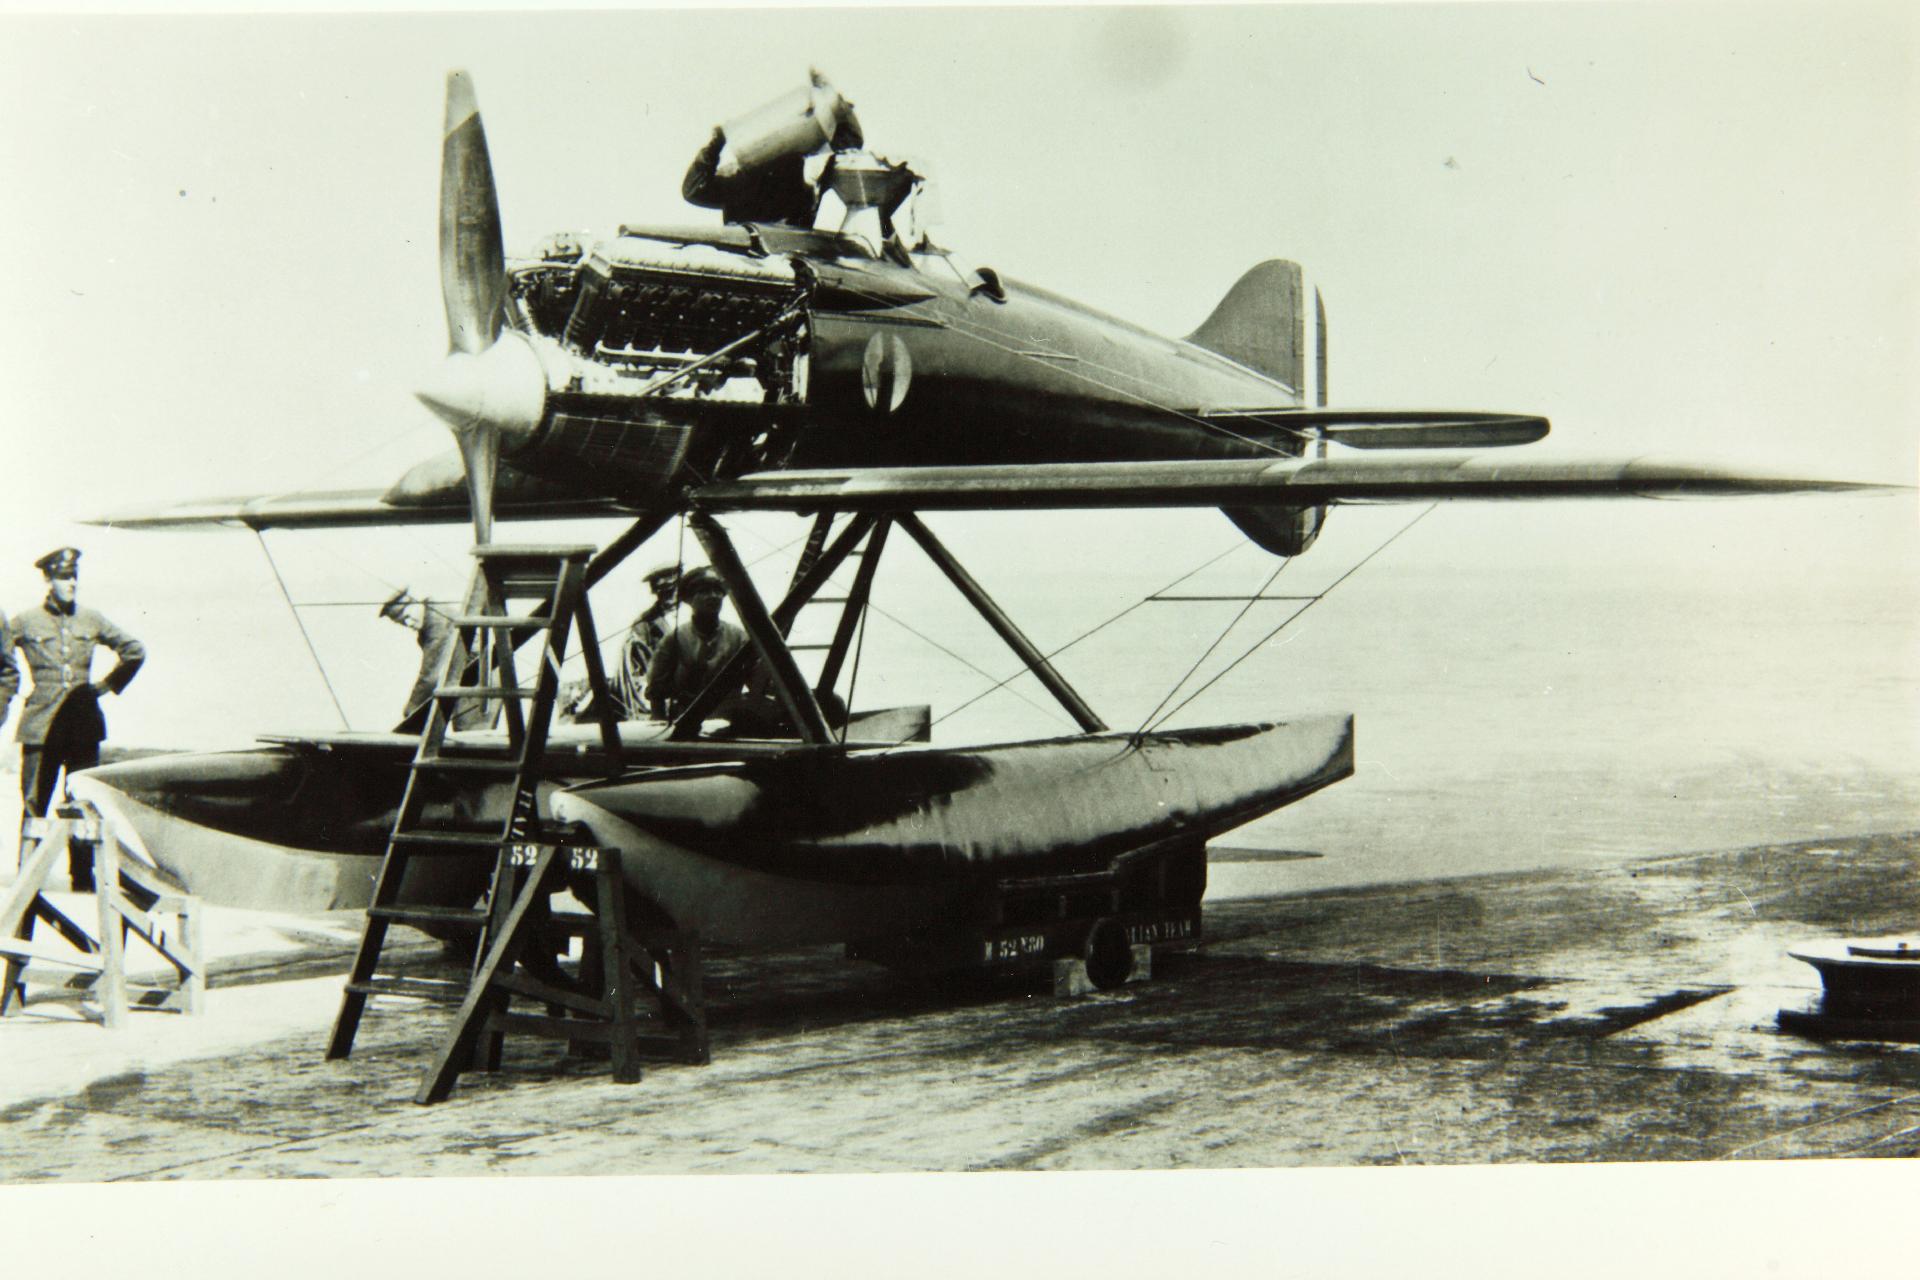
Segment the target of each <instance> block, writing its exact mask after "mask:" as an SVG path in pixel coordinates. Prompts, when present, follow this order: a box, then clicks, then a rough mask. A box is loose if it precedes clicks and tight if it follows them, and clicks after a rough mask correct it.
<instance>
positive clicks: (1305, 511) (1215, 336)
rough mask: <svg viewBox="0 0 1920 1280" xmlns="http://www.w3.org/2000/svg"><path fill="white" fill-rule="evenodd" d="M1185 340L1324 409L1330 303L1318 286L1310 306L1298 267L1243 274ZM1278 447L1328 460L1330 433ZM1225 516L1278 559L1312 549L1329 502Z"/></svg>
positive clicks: (1270, 264)
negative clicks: (1244, 367)
mask: <svg viewBox="0 0 1920 1280" xmlns="http://www.w3.org/2000/svg"><path fill="white" fill-rule="evenodd" d="M1187 341H1188V342H1191V343H1193V344H1194V345H1195V346H1197V347H1204V348H1206V349H1207V350H1208V351H1212V352H1214V353H1215V354H1217V355H1223V356H1225V357H1226V358H1227V359H1229V360H1232V361H1233V362H1235V363H1236V364H1242V365H1245V366H1246V367H1247V368H1249V369H1252V370H1254V371H1255V372H1256V373H1263V374H1265V375H1266V376H1267V377H1269V378H1273V379H1275V380H1277V381H1279V382H1283V383H1285V384H1286V385H1287V387H1288V388H1289V389H1291V390H1292V391H1293V392H1295V393H1296V394H1297V395H1298V396H1299V397H1300V404H1301V406H1302V407H1305V406H1307V405H1314V406H1316V407H1321V408H1324V407H1325V406H1326V403H1327V307H1326V302H1325V300H1324V299H1323V298H1322V297H1321V296H1320V290H1319V289H1317V288H1316V289H1314V290H1313V291H1312V303H1311V305H1309V303H1308V287H1307V281H1306V274H1305V272H1304V271H1303V270H1302V269H1301V267H1300V264H1299V263H1297V262H1289V261H1287V260H1286V259H1284V258H1274V259H1271V260H1269V261H1266V262H1263V263H1261V264H1260V265H1259V266H1257V267H1254V268H1253V269H1252V270H1251V271H1249V272H1247V273H1246V274H1245V275H1243V276H1241V277H1240V279H1239V280H1237V281H1235V282H1234V286H1233V288H1231V289H1229V290H1227V296H1226V297H1224V298H1222V299H1221V300H1220V305H1219V306H1217V307H1215V308H1214V309H1213V314H1212V315H1210V316H1208V317H1207V318H1206V321H1205V322H1204V323H1203V324H1201V326H1200V327H1199V328H1198V329H1195V330H1194V331H1193V332H1192V333H1191V334H1189V335H1188V336H1187ZM1249 425H1251V424H1249ZM1275 443H1276V444H1277V445H1278V446H1279V447H1281V448H1284V449H1286V451H1287V452H1289V453H1300V454H1305V455H1307V456H1310V457H1320V458H1323V457H1325V456H1326V451H1327V445H1326V437H1325V436H1324V435H1321V436H1320V437H1319V438H1318V439H1316V440H1313V441H1312V442H1311V443H1309V441H1307V440H1306V439H1305V438H1304V437H1300V436H1294V437H1293V438H1292V439H1290V440H1286V441H1280V440H1276V441H1275ZM1221 511H1222V512H1224V513H1225V514H1226V517H1227V518H1228V519H1229V520H1231V521H1233V522H1234V524H1236V525H1238V526H1239V527H1240V531H1241V532H1242V533H1244V534H1246V535H1247V537H1249V538H1251V539H1252V540H1253V542H1254V544H1255V545H1256V546H1259V547H1260V548H1262V549H1263V550H1266V551H1270V552H1272V553H1273V554H1274V555H1280V556H1297V555H1299V554H1300V553H1301V552H1303V551H1305V550H1306V549H1307V548H1308V547H1310V546H1312V545H1313V542H1314V539H1316V538H1318V537H1319V536H1320V529H1321V527H1322V526H1323V525H1324V524H1325V523H1326V520H1327V508H1326V504H1324V503H1315V504H1313V505H1311V506H1297V507H1296V506H1271V507H1222V508H1221Z"/></svg>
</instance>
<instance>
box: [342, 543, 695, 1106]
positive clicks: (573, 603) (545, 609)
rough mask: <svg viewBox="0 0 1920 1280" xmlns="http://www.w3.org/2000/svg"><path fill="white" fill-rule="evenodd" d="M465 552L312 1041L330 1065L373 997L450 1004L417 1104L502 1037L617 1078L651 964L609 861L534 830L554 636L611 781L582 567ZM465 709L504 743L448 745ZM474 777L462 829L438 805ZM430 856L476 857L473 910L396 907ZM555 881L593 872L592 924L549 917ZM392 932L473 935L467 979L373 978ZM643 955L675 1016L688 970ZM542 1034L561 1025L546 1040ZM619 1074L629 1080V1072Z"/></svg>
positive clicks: (555, 691) (686, 964) (681, 959)
mask: <svg viewBox="0 0 1920 1280" xmlns="http://www.w3.org/2000/svg"><path fill="white" fill-rule="evenodd" d="M473 554H474V556H475V558H476V562H477V563H476V566H475V572H474V578H473V584H472V587H471V588H470V590H469V591H468V595H467V602H466V606H465V609H464V611H463V612H462V613H460V614H459V615H457V616H455V617H454V618H453V619H452V625H453V627H454V629H455V635H454V639H453V641H452V643H450V644H449V645H448V646H447V648H448V652H447V661H446V667H445V669H444V671H443V672H442V674H441V676H440V678H439V684H438V687H436V688H435V690H434V693H433V703H432V706H431V708H430V709H429V713H428V716H427V722H426V726H425V728H424V729H423V731H422V733H421V735H420V745H419V748H418V749H417V751H416V752H415V754H414V759H413V764H412V771H411V774H410V776H409V778H408V780H407V787H406V791H405V793H404V795H403V797H402V799H401V802H400V808H399V811H398V813H397V814H396V815H395V819H394V825H393V831H392V834H391V836H390V838H389V840H388V844H387V854H386V858H385V860H384V861H383V862H382V864H381V867H380V873H379V876H378V878H377V879H376V881H375V883H374V891H373V900H372V902H371V904H370V905H369V906H368V908H367V923H366V930H365V932H364V933H363V934H362V935H361V939H360V948H359V951H358V953H357V955H356V956H355V958H354V963H353V969H352V971H351V972H350V973H349V975H348V978H347V984H346V990H345V992H344V993H343V995H342V997H341V1002H340V1013H339V1016H338V1018H337V1019H336V1020H335V1022H334V1028H333V1035H332V1038H331V1039H330V1041H329V1042H328V1045H327V1057H328V1058H344V1057H346V1056H347V1055H348V1054H349V1053H351V1052H352V1050H353V1041H354V1037H355V1034H356V1033H357V1031H358V1029H359V1025H360V1018H361V1015H362V1014H363V1013H364V1012H365V1011H366V1007H367V1001H368V1000H369V999H370V998H372V997H374V996H400V997H407V998H411V999H416V1000H429V1001H439V1002H447V1003H458V1004H459V1005H460V1012H459V1014H458V1016H457V1017H456V1018H455V1020H454V1023H453V1026H452V1027H451V1029H450V1030H449V1032H448V1034H447V1036H446V1038H445V1040H444V1042H443V1045H442V1048H441V1051H440V1053H439V1054H438V1055H437V1056H436V1060H435V1064H434V1066H433V1068H432V1070H431V1071H430V1072H429V1073H428V1076H427V1078H426V1080H425V1081H423V1082H422V1084H421V1087H420V1092H419V1094H418V1095H417V1097H416V1101H419V1102H434V1101H438V1100H440V1099H441V1098H444V1097H445V1096H446V1095H447V1093H448V1092H449V1091H450V1090H451V1089H452V1087H453V1081H454V1079H455V1077H457V1076H458V1074H459V1073H460V1071H462V1070H466V1069H469V1068H474V1069H481V1070H494V1069H496V1068H497V1067H498V1066H499V1061H500V1049H501V1042H502V1039H503V1036H504V1033H505V1031H506V1030H507V1029H509V1028H510V1027H512V1028H516V1029H522V1030H530V1031H534V1032H536V1033H544V1034H562V1035H564V1036H565V1037H566V1038H567V1039H569V1040H570V1041H573V1042H575V1043H576V1044H587V1043H590V1042H594V1041H595V1040H599V1041H600V1042H603V1043H610V1044H612V1046H613V1049H614V1058H615V1068H616V1076H617V1077H618V1078H623V1079H624V1078H627V1068H628V1064H629V1062H630V1060H632V1059H633V1057H634V1054H635V1053H636V1052H637V1050H636V1049H635V1044H636V1040H635V1037H636V1036H637V1034H638V1033H637V1032H634V1031H633V1029H632V1026H631V1024H632V1023H633V1021H634V1020H633V1017H632V1014H631V1007H632V1006H631V992H630V991H629V990H628V979H629V978H630V976H631V971H632V970H633V969H634V968H635V967H636V966H637V965H638V964H639V960H638V959H637V958H636V956H648V955H650V954H651V953H650V952H648V950H647V948H646V947H645V946H644V945H641V940H638V939H635V938H633V937H632V934H631V931H630V930H628V929H627V928H626V927H625V925H624V920H623V917H624V914H625V913H624V911H623V910H622V907H623V902H624V891H623V890H622V889H621V887H620V885H619V882H618V857H617V856H616V855H614V854H612V853H611V851H601V850H594V851H592V856H591V858H589V857H587V856H586V852H587V851H585V850H584V849H583V848H581V847H580V846H579V845H578V842H577V841H576V842H574V843H572V844H569V843H567V840H566V839H565V838H562V839H555V838H554V837H555V835H556V834H557V833H555V832H554V831H553V830H551V829H550V828H549V827H547V826H546V825H545V823H544V822H543V819H542V816H541V814H540V812H539V804H538V796H539V788H540V784H541V782H542V780H543V779H545V778H546V777H547V769H546V765H547V759H546V756H547V741H548V732H549V730H550V728H551V726H552V720H553V713H554V709H555V706H556V704H557V703H558V701H559V693H560V671H561V665H562V663H563V661H564V660H565V658H566V645H567V639H568V637H569V636H570V635H573V634H577V635H578V636H579V641H580V650H581V655H582V657H583V659H584V660H585V665H586V671H587V682H588V685H589V687H590V689H591V691H592V695H593V697H592V702H593V705H594V706H595V707H596V708H598V709H599V717H600V735H601V743H602V746H603V747H604V749H605V752H606V760H607V772H608V776H610V777H611V776H617V775H618V774H619V772H620V769H621V753H620V735H619V729H618V726H617V721H616V719H615V716H616V714H617V713H616V712H615V710H614V707H615V702H614V700H613V699H612V698H611V697H610V696H608V692H607V684H606V671H605V668H604V666H603V664H602V662H601V659H600V646H599V637H598V635H597V633H596V631H595V629H594V624H593V615H592V612H591V610H590V609H589V607H588V604H587V598H586V569H587V563H588V560H589V559H590V557H591V556H592V554H593V548H592V547H589V546H515V545H505V544H489V545H484V546H479V547H475V548H474V552H473ZM524 600H533V601H537V602H538V603H539V605H540V606H542V608H541V609H537V610H536V611H535V612H532V613H524V612H522V613H516V612H514V611H513V608H512V605H513V603H514V602H515V601H524ZM539 630H544V631H545V632H546V643H545V644H544V645H543V646H542V648H541V656H540V659H539V664H538V669H537V670H536V671H535V672H533V673H532V677H533V678H532V681H531V683H522V681H521V678H520V674H519V671H518V669H517V665H516V661H515V650H516V648H517V647H518V644H519V641H520V639H521V638H522V637H525V636H527V635H530V634H532V633H534V632H536V631H539ZM474 702H482V703H487V704H493V705H496V706H497V707H498V709H499V711H498V715H499V719H500V721H501V722H503V723H504V726H505V729H506V734H505V738H504V740H502V739H501V738H500V737H499V736H497V735H489V736H488V738H487V740H486V741H485V742H476V741H471V740H467V741H462V740H460V739H457V738H454V737H450V736H449V730H450V728H451V726H452V722H453V718H454V715H455V710H456V708H457V707H459V706H461V705H471V704H472V703H474ZM523 703H524V704H525V705H524V706H523V705H522V704H523ZM475 782H478V783H480V784H482V786H483V787H484V786H485V784H487V783H489V782H493V783H498V784H501V787H500V791H501V792H503V793H504V794H505V795H506V796H507V797H508V798H507V800H506V801H505V803H504V804H503V805H499V806H497V809H496V814H495V816H490V817H489V818H487V819H485V820H483V821H478V822H475V821H463V820H461V819H459V818H457V817H456V816H454V815H453V812H452V806H451V805H450V804H449V803H448V801H447V797H448V796H449V795H452V794H466V795H469V796H471V795H473V794H475V793H476V792H475V788H473V787H471V786H470V785H468V784H472V783H475ZM488 807H489V808H496V806H493V805H491V804H490V805H489V806H488ZM559 834H561V835H563V837H564V836H571V834H572V833H559ZM433 857H440V858H462V859H469V860H473V859H484V860H486V862H487V863H488V864H489V866H490V868H491V874H490V877H489V882H488V888H487V890H486V892H485V894H484V895H483V897H482V899H481V901H480V903H479V905H477V906H475V907H446V906H414V905H410V904H407V903H405V902H404V901H403V888H404V884H405V881H406V877H407V870H408V868H409V866H411V864H412V862H413V860H414V859H415V858H433ZM576 862H577V863H578V864H579V865H578V866H575V865H574V864H575V863H576ZM589 863H590V864H591V865H589ZM570 871H572V872H575V873H585V872H588V871H591V872H593V873H595V876H596V877H597V878H596V880H595V884H596V889H595V891H594V892H592V893H590V894H588V895H587V896H588V897H589V898H591V899H594V900H595V901H593V902H592V904H591V905H593V907H594V909H595V912H596V915H594V916H586V917H580V918H577V919H575V918H567V917H562V916H558V915H556V914H555V913H554V912H553V911H552V909H551V905H550V899H551V897H552V896H553V895H554V894H556V893H558V892H561V891H562V890H564V889H565V888H566V887H567V883H566V881H567V875H568V873H569V872H570ZM396 922H398V923H405V924H416V925H428V926H440V927H442V928H468V929H473V930H477V931H478V932H479V934H480V945H479V948H478V959H477V962H476V964H475V967H474V969H473V971H472V972H471V974H470V975H469V979H468V981H466V982H464V983H462V982H435V981H431V980H426V979H420V978H410V977H400V976H391V975H383V974H380V973H378V972H377V969H378V966H379V960H380V953H381V949H382V947H383V945H384V944H385V941H386V935H387V930H388V928H389V926H391V925H392V924H394V923H396ZM609 931H611V932H609ZM574 936H580V937H582V938H583V939H584V945H583V956H582V965H581V968H582V969H583V970H586V972H585V973H583V974H581V975H580V976H573V975H569V974H567V973H566V972H564V970H563V969H562V967H561V963H560V960H559V958H558V957H559V955H560V954H562V952H563V951H564V950H566V949H570V946H571V940H572V938H573V937H574ZM656 944H657V946H658V947H659V948H660V949H661V950H662V952H663V954H667V955H668V957H669V959H670V960H672V961H673V965H672V967H673V968H674V970H675V974H676V978H675V981H674V982H664V981H663V982H661V983H657V984H653V986H654V989H655V991H656V994H659V995H661V998H662V1001H663V1003H667V1004H672V1005H673V1006H674V1007H676V1008H678V1007H680V1006H684V1005H687V1004H688V1002H687V1001H686V1000H685V999H684V996H685V994H686V993H687V992H689V991H690V992H691V993H692V995H693V998H692V1001H691V1007H692V1008H693V1009H694V1010H695V1011H696V1012H697V1009H698V1005H699V1001H698V980H697V976H696V977H695V978H694V979H693V980H692V982H691V984H690V985H689V983H688V982H687V981H685V979H684V976H683V975H684V974H685V972H686V971H687V970H688V969H689V968H690V967H692V966H694V965H697V961H691V960H689V959H688V958H687V951H686V949H685V948H684V947H682V946H681V945H680V944H679V942H678V940H677V939H672V938H665V939H658V940H656ZM636 947H638V952H637V953H636V951H635V948H636ZM603 955H604V956H612V957H614V958H615V960H616V961H617V962H613V963H607V964H603V965H600V966H598V969H599V971H598V972H597V973H596V972H594V971H593V970H594V966H593V965H590V964H588V963H587V961H588V960H589V959H591V958H593V957H594V956H603ZM666 968H667V966H666V965H661V964H656V965H654V966H653V969H652V972H654V973H657V974H661V975H664V973H665V969H666ZM596 988H597V989H596ZM515 994H521V995H527V996H529V997H530V998H535V999H539V1000H541V1001H543V1002H544V1003H545V1004H547V1006H548V1010H549V1015H550V1016H549V1017H548V1018H546V1019H544V1020H536V1021H535V1023H533V1024H530V1025H529V1024H524V1023H521V1022H517V1021H515V1019H517V1018H519V1017H521V1016H522V1015H514V1014H512V1013H511V1010H510V1008H509V1005H510V1001H511V998H512V996H513V995H515ZM676 996H678V997H681V998H676ZM596 1022H597V1023H601V1024H604V1026H605V1027H607V1028H617V1029H618V1034H617V1035H616V1034H615V1032H614V1031H613V1030H607V1031H605V1032H604V1033H603V1032H601V1031H596V1030H593V1029H592V1028H591V1027H590V1026H589V1024H590V1023H596ZM681 1022H682V1023H683V1024H685V1025H697V1029H698V1035H697V1040H698V1048H699V1052H700V1054H701V1055H702V1060H704V1054H705V1024H704V1021H703V1020H699V1019H697V1018H696V1019H694V1021H693V1023H688V1020H687V1018H686V1017H684V1016H683V1017H682V1018H681ZM549 1024H554V1025H549ZM558 1024H566V1025H565V1027H564V1029H561V1028H560V1027H559V1026H558ZM688 1043H689V1045H691V1043H692V1041H691V1040H689V1042H688ZM631 1078H633V1079H638V1069H637V1066H636V1067H633V1068H632V1074H631Z"/></svg>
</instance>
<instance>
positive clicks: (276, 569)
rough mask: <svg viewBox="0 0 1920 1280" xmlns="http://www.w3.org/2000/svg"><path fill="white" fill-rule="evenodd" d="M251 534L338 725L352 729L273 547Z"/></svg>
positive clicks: (262, 537)
mask: <svg viewBox="0 0 1920 1280" xmlns="http://www.w3.org/2000/svg"><path fill="white" fill-rule="evenodd" d="M253 536H254V537H256V538H258V539H259V540H260V551H261V554H263V555H265V556H266V558H267V567H268V568H269V569H271V570H273V580H274V581H275V582H276V583H278V584H279V586H280V598H281V599H282V600H285V601H286V602H287V612H288V613H290V614H292V615H293V625H294V626H296V627H298V628H300V638H301V639H302V640H304V641H306V644H307V653H308V654H310V655H311V656H312V658H313V666H314V670H316V671H318V672H319V673H320V683H321V684H324V685H325V686H326V687H327V696H328V697H329V698H332V699H333V709H334V711H335V712H337V713H338V714H339V716H340V727H341V728H342V729H352V728H353V722H352V721H351V720H348V719H347V709H346V708H345V707H343V706H341V705H340V695H339V694H338V693H335V692H334V689H333V681H332V680H331V679H329V678H328V676H327V666H326V664H325V663H324V662H322V661H320V651H319V650H318V649H316V648H314V647H313V637H312V636H310V635H308V634H307V624H306V622H305V621H304V620H303V619H302V618H301V617H300V609H299V607H298V606H296V605H295V604H294V603H293V597H292V596H291V595H290V594H288V592H287V580H286V579H285V578H282V577H281V576H280V566H279V565H278V564H276V563H275V562H274V559H273V549H272V548H271V547H269V546H268V545H267V535H266V534H265V533H263V532H261V531H260V530H258V529H255V530H254V531H253Z"/></svg>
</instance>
